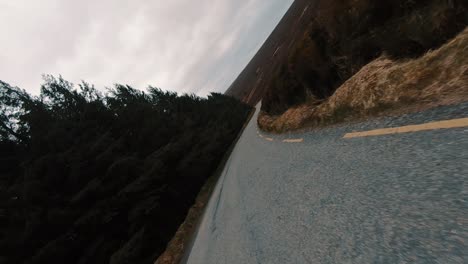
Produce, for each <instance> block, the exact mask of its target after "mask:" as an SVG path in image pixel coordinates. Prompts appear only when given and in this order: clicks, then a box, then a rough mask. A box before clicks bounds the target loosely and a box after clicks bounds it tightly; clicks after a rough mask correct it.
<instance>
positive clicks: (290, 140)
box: [283, 138, 304, 143]
mask: <svg viewBox="0 0 468 264" xmlns="http://www.w3.org/2000/svg"><path fill="white" fill-rule="evenodd" d="M283 142H285V143H301V142H304V139H303V138H291V139H285V140H283Z"/></svg>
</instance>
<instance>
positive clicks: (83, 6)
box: [0, 0, 293, 96]
mask: <svg viewBox="0 0 468 264" xmlns="http://www.w3.org/2000/svg"><path fill="white" fill-rule="evenodd" d="M292 2H293V0H151V1H150V0H139V1H138V0H136V1H135V0H80V1H76V0H41V1H37V0H0V32H1V34H0V80H3V81H5V82H8V83H10V84H11V85H15V86H18V87H21V88H23V89H26V90H28V91H29V92H32V93H34V94H38V92H39V89H40V84H41V83H42V78H41V75H42V74H43V73H48V74H54V75H58V74H61V75H62V76H63V77H64V78H65V79H67V80H69V81H72V82H74V83H77V82H79V81H80V80H85V81H88V82H90V83H93V84H95V85H96V87H97V88H99V89H103V88H104V87H110V86H112V85H113V84H114V83H122V84H130V85H132V86H134V87H135V88H139V89H145V88H146V87H147V86H148V85H153V86H156V87H160V88H162V89H165V90H173V91H177V92H179V93H186V92H187V93H196V94H198V95H202V96H204V95H206V94H207V93H209V92H211V91H216V92H224V91H225V90H226V89H227V88H228V86H229V85H230V84H231V83H232V81H233V80H234V79H235V78H236V77H237V75H238V74H239V73H240V72H241V71H242V69H243V68H244V67H245V65H246V64H247V63H248V61H249V60H250V59H251V58H252V56H253V55H254V54H255V53H256V51H257V50H258V49H259V48H260V46H261V45H262V43H263V42H264V41H265V39H266V38H267V37H268V35H269V34H270V33H271V31H272V30H273V28H274V27H275V26H276V24H277V23H278V22H279V20H280V19H281V17H282V16H283V15H284V13H285V12H286V10H287V9H288V8H289V6H290V5H291V3H292Z"/></svg>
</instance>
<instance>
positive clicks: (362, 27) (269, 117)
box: [226, 0, 468, 132]
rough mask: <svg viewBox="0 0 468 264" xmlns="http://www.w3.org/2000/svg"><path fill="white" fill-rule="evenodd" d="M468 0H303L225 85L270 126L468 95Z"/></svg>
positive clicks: (276, 127)
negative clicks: (256, 108) (259, 109)
mask: <svg viewBox="0 0 468 264" xmlns="http://www.w3.org/2000/svg"><path fill="white" fill-rule="evenodd" d="M467 25H468V2H466V1H462V0H451V1H436V0H426V1H423V0H396V1H371V0H332V1H330V0H328V1H326V0H315V1H306V0H297V1H295V3H294V4H293V5H292V7H291V8H290V10H289V11H288V12H287V14H286V15H285V17H284V18H283V20H282V21H281V22H280V24H279V25H278V26H277V28H276V29H275V30H274V31H273V33H272V34H271V36H270V38H269V39H268V40H267V41H266V42H265V44H264V45H263V47H262V48H261V49H260V50H259V52H258V53H257V55H256V56H255V57H254V58H253V59H252V61H251V62H250V63H249V64H248V65H247V67H246V68H245V70H244V71H243V72H242V73H241V74H240V76H239V77H238V79H237V80H236V81H235V82H234V83H233V84H232V85H231V87H230V88H229V89H228V91H227V92H226V93H227V94H228V95H232V96H234V97H237V98H239V99H241V100H243V101H245V102H247V103H249V104H252V105H254V104H256V103H257V102H258V101H260V100H262V113H261V115H260V118H259V125H260V127H261V128H262V129H264V130H268V131H271V132H284V131H287V130H294V129H299V128H303V127H309V126H316V125H323V124H329V123H335V122H339V121H344V120H349V119H356V118H364V117H367V116H369V115H377V114H391V113H401V112H403V111H416V110H419V109H421V108H427V107H432V106H436V105H440V104H449V103H456V102H460V101H466V100H468V98H467V96H466V95H467V89H468V88H467V87H468V85H467V77H466V75H467V73H466V65H467V61H466V59H467V50H466V48H465V47H466V35H467V34H466V31H464V29H465V28H466V26H467Z"/></svg>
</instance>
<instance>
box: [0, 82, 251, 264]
mask: <svg viewBox="0 0 468 264" xmlns="http://www.w3.org/2000/svg"><path fill="white" fill-rule="evenodd" d="M249 112H250V107H248V106H247V105H244V104H241V103H240V102H238V101H237V100H235V99H233V98H231V97H227V96H224V95H221V94H215V93H213V94H211V95H210V96H208V98H200V97H196V96H194V95H182V96H178V95H177V94H176V93H172V92H165V91H162V90H160V89H157V88H154V87H149V89H148V90H147V92H142V91H139V90H136V89H134V88H132V87H130V86H125V85H115V87H114V88H113V89H110V90H109V91H108V93H107V94H102V93H100V92H98V91H97V90H96V89H95V88H94V87H93V86H92V85H90V84H88V83H84V82H83V83H81V84H80V85H78V87H77V88H75V86H74V85H73V84H71V83H70V82H67V81H65V80H64V79H62V78H61V77H59V78H55V77H53V76H45V83H44V84H43V85H42V89H41V94H40V96H38V97H35V96H31V95H29V94H28V93H27V92H25V91H24V90H21V89H19V88H17V87H12V86H10V85H9V84H7V83H5V82H0V263H2V264H3V263H47V264H50V263H100V264H101V263H112V264H120V263H153V262H154V261H155V260H156V258H157V257H158V256H159V254H161V253H162V252H163V250H164V248H165V246H166V244H167V243H168V241H169V240H170V239H171V238H172V236H173V235H174V233H175V231H176V230H177V227H178V226H179V225H180V224H181V223H182V222H183V220H184V218H185V216H186V214H187V211H188V209H189V208H190V206H191V205H192V204H193V203H194V200H195V197H196V196H197V193H198V192H199V190H200V188H201V187H202V186H203V184H204V182H205V181H206V179H207V178H208V177H209V176H210V175H211V174H212V173H213V171H214V170H215V169H216V167H217V165H218V163H219V162H220V160H221V158H222V157H223V154H224V153H225V151H226V150H227V149H228V147H229V146H230V144H231V143H232V141H233V140H234V139H235V137H236V135H237V133H238V132H239V130H240V129H241V127H242V125H243V123H244V122H245V119H246V117H247V116H248V114H249Z"/></svg>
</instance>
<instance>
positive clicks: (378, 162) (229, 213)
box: [185, 103, 468, 264]
mask: <svg viewBox="0 0 468 264" xmlns="http://www.w3.org/2000/svg"><path fill="white" fill-rule="evenodd" d="M465 117H468V103H465V104H461V105H457V106H449V107H439V108H436V109H432V110H429V111H426V112H423V113H416V114H409V115H405V116H401V117H397V118H383V119H376V120H372V121H368V122H364V123H358V124H351V125H350V124H348V125H340V126H337V127H332V128H326V129H320V130H314V131H309V132H306V133H301V134H289V135H283V136H276V135H262V134H259V133H258V130H257V126H256V115H255V116H254V117H253V118H252V120H251V121H250V123H249V125H248V126H247V128H246V130H245V131H244V133H243V135H242V137H241V138H240V140H239V142H238V144H237V145H236V147H235V149H234V151H233V153H232V155H231V157H230V159H229V161H228V162H227V165H226V167H225V169H224V172H223V174H222V176H221V177H220V179H219V182H218V184H217V186H216V188H215V191H214V193H213V195H212V197H211V199H210V202H209V204H208V206H207V209H206V212H205V214H204V216H203V218H202V220H201V224H200V227H199V230H198V233H197V235H196V237H195V239H194V242H193V245H192V247H191V251H190V252H189V253H187V255H186V260H185V262H186V263H193V264H211V263H213V264H219V263H229V264H235V263H281V264H284V263H468V245H467V243H468V183H467V179H468V127H464V128H463V127H462V128H451V129H438V130H429V131H420V132H414V133H405V134H391V135H383V136H373V137H357V138H349V139H345V138H343V136H344V135H345V134H346V133H349V132H353V131H367V130H372V129H378V128H387V127H399V126H405V125H412V124H423V123H427V122H432V121H438V120H448V119H454V118H465Z"/></svg>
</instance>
